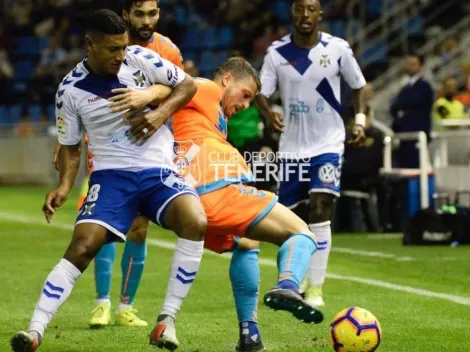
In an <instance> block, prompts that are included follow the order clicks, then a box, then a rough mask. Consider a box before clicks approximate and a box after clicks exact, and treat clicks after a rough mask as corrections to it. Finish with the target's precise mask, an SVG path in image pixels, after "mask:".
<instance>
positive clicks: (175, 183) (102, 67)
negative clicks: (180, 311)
mask: <svg viewBox="0 0 470 352" xmlns="http://www.w3.org/2000/svg"><path fill="white" fill-rule="evenodd" d="M85 43H86V50H87V57H86V58H85V59H84V60H82V61H81V62H80V63H78V64H77V66H76V67H75V69H74V70H72V71H71V72H70V73H69V74H68V75H67V76H66V77H65V78H64V80H63V81H62V83H61V84H60V85H59V88H58V90H57V94H56V121H57V133H58V140H59V143H60V144H61V145H62V147H61V148H60V153H59V169H60V170H59V171H60V183H59V186H58V187H57V188H56V189H54V190H53V191H51V192H49V193H48V194H47V195H46V200H45V203H44V205H43V212H44V215H45V217H46V220H47V221H48V222H50V221H51V219H52V217H53V215H54V213H55V212H56V211H57V210H58V209H59V208H60V207H61V206H62V205H63V204H64V202H65V201H66V199H67V196H68V194H69V192H70V190H71V188H72V186H73V183H74V180H75V178H76V176H77V172H78V169H79V166H80V142H81V139H82V134H83V131H86V132H87V134H88V137H89V147H90V151H91V152H92V153H93V167H94V172H93V174H92V175H91V178H90V190H89V192H88V196H87V198H86V201H85V203H84V205H83V207H82V209H81V211H80V213H79V215H78V217H77V221H76V223H75V228H74V232H73V237H72V239H71V242H70V245H69V246H68V248H67V250H66V252H65V254H64V256H63V258H62V259H61V260H60V261H59V263H58V264H57V265H56V266H55V267H54V269H53V270H52V271H51V272H50V274H49V275H48V277H47V279H46V281H45V283H44V286H43V288H42V291H41V295H40V297H39V300H38V302H37V304H36V307H35V309H34V312H33V315H32V317H31V321H30V324H29V328H28V329H27V331H20V332H18V333H16V334H15V335H14V336H13V337H12V339H11V346H12V348H13V351H14V352H33V351H35V350H36V349H37V348H38V346H39V345H40V343H41V341H42V338H43V336H44V333H45V330H46V328H47V326H48V324H49V323H50V321H51V320H52V318H53V317H54V315H55V314H56V312H57V310H58V309H59V308H60V306H61V305H62V304H63V303H64V302H65V301H66V300H67V298H68V297H69V296H70V294H71V292H72V290H73V287H74V285H75V283H76V281H77V280H78V278H79V277H80V276H81V274H82V273H83V272H84V271H85V270H86V268H87V267H88V265H89V264H90V262H91V261H92V260H93V258H94V257H95V255H96V254H97V253H98V251H99V250H100V249H101V247H102V246H103V245H105V244H106V243H107V242H112V241H121V242H122V241H125V240H126V234H127V232H128V231H129V229H130V227H131V225H132V222H133V220H134V218H135V217H136V215H137V214H139V213H140V214H143V215H146V216H147V217H149V218H150V219H151V220H152V222H154V223H156V224H158V225H160V226H162V227H164V228H168V229H171V230H173V231H174V232H175V233H176V234H177V235H178V237H179V239H178V242H177V245H176V248H175V252H174V256H173V259H172V267H171V274H170V275H171V276H170V280H169V284H168V290H167V297H172V302H173V303H174V302H177V303H178V304H180V305H181V303H182V301H183V299H184V298H185V297H186V295H187V294H188V292H189V288H190V287H191V285H192V282H193V281H194V278H195V276H196V274H197V271H198V268H199V264H200V261H201V257H202V253H203V247H204V241H203V238H204V234H205V231H206V227H207V219H206V215H205V212H204V209H203V208H202V205H201V203H200V201H199V197H198V195H197V193H196V191H195V189H194V188H193V187H191V186H189V185H188V184H187V183H186V182H185V180H184V179H183V178H181V177H180V176H179V175H178V173H177V169H176V165H175V164H174V162H173V152H172V151H173V143H174V140H173V136H172V134H171V132H170V131H169V129H168V127H167V126H166V125H165V123H166V121H167V120H168V119H169V118H170V116H172V115H173V114H174V113H175V112H176V111H177V110H179V109H180V108H182V107H183V106H184V105H185V104H186V103H187V102H189V101H190V99H191V98H192V97H193V96H194V95H195V93H196V91H197V88H196V86H195V84H194V81H193V79H192V78H191V77H190V76H188V75H186V74H185V73H184V71H183V70H181V69H180V68H178V67H177V66H175V65H174V64H172V63H171V62H169V61H167V60H165V59H162V58H161V57H160V56H159V55H158V54H156V53H154V52H152V51H150V50H149V49H146V48H143V47H140V46H137V45H136V46H130V47H128V43H129V41H128V34H127V26H126V24H125V22H124V21H123V19H122V18H120V17H119V16H118V15H117V14H116V13H114V12H112V11H109V10H98V11H96V12H93V13H92V14H91V15H90V17H89V19H88V21H87V25H86V37H85ZM158 84H160V85H163V90H164V91H168V90H171V89H172V88H173V89H172V93H171V94H170V96H169V97H168V98H167V99H166V100H165V102H163V103H162V104H161V105H159V106H158V108H157V109H155V110H150V109H145V110H143V111H142V112H141V113H140V114H138V115H137V116H136V115H134V114H132V115H128V114H127V111H123V112H115V111H113V109H111V108H110V102H109V99H110V98H111V97H112V96H113V95H114V94H116V89H120V88H127V87H129V88H136V89H145V88H148V90H149V91H150V92H155V91H154V88H157V90H160V88H161V86H159V85H158ZM152 94H153V93H152ZM181 275H183V276H184V277H185V279H184V280H181V279H180V278H181ZM164 309H165V306H164Z"/></svg>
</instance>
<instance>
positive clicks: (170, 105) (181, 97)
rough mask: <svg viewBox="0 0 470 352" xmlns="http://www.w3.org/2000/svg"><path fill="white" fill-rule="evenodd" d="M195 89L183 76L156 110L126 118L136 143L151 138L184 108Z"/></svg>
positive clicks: (191, 80)
mask: <svg viewBox="0 0 470 352" xmlns="http://www.w3.org/2000/svg"><path fill="white" fill-rule="evenodd" d="M196 91H197V87H196V83H195V82H194V80H193V78H192V77H191V76H189V75H185V78H184V79H183V81H181V82H180V83H179V84H178V85H177V86H176V87H175V88H174V89H173V91H172V92H171V94H170V95H169V96H168V99H167V100H165V102H163V103H162V104H161V105H160V106H159V107H158V108H157V109H156V110H153V111H150V112H146V113H141V114H138V115H134V116H131V117H129V118H127V121H128V122H130V123H131V125H132V126H131V128H130V132H131V134H132V135H133V137H134V139H135V141H136V142H138V141H141V140H144V139H147V138H149V137H150V136H152V135H153V134H154V133H155V132H156V131H157V130H158V129H159V128H160V127H161V126H162V125H163V124H164V123H166V122H167V121H168V120H169V118H170V117H171V116H172V115H173V114H174V113H175V112H177V111H178V110H180V109H181V108H182V107H184V106H185V105H186V104H187V103H189V102H190V100H191V99H192V98H193V97H194V95H195V94H196Z"/></svg>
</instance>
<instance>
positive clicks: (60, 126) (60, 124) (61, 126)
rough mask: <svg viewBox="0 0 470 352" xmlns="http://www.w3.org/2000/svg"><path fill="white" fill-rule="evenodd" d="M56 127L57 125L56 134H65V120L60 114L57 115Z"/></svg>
mask: <svg viewBox="0 0 470 352" xmlns="http://www.w3.org/2000/svg"><path fill="white" fill-rule="evenodd" d="M56 127H57V134H59V135H61V136H65V134H66V132H67V131H66V128H65V127H66V125H65V120H64V119H63V118H62V117H60V116H57V121H56Z"/></svg>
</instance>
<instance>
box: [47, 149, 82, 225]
mask: <svg viewBox="0 0 470 352" xmlns="http://www.w3.org/2000/svg"><path fill="white" fill-rule="evenodd" d="M58 167H59V173H60V182H59V187H57V188H56V189H55V190H53V191H51V192H49V193H48V194H47V195H46V200H45V202H44V205H43V207H42V211H43V213H44V216H45V217H46V220H47V222H48V223H49V222H51V219H52V216H53V215H54V213H55V211H56V210H57V209H59V208H60V207H61V206H62V204H64V202H65V201H66V200H67V196H68V194H69V192H70V190H71V189H72V186H73V183H74V182H75V178H76V177H77V173H78V169H79V168H80V143H78V144H76V145H61V147H60V151H59V155H58Z"/></svg>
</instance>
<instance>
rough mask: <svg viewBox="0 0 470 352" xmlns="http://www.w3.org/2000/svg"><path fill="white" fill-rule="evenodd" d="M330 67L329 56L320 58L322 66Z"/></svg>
mask: <svg viewBox="0 0 470 352" xmlns="http://www.w3.org/2000/svg"><path fill="white" fill-rule="evenodd" d="M330 65H331V61H330V58H329V57H328V55H322V56H321V58H320V66H322V67H324V68H327V67H328V66H330Z"/></svg>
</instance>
